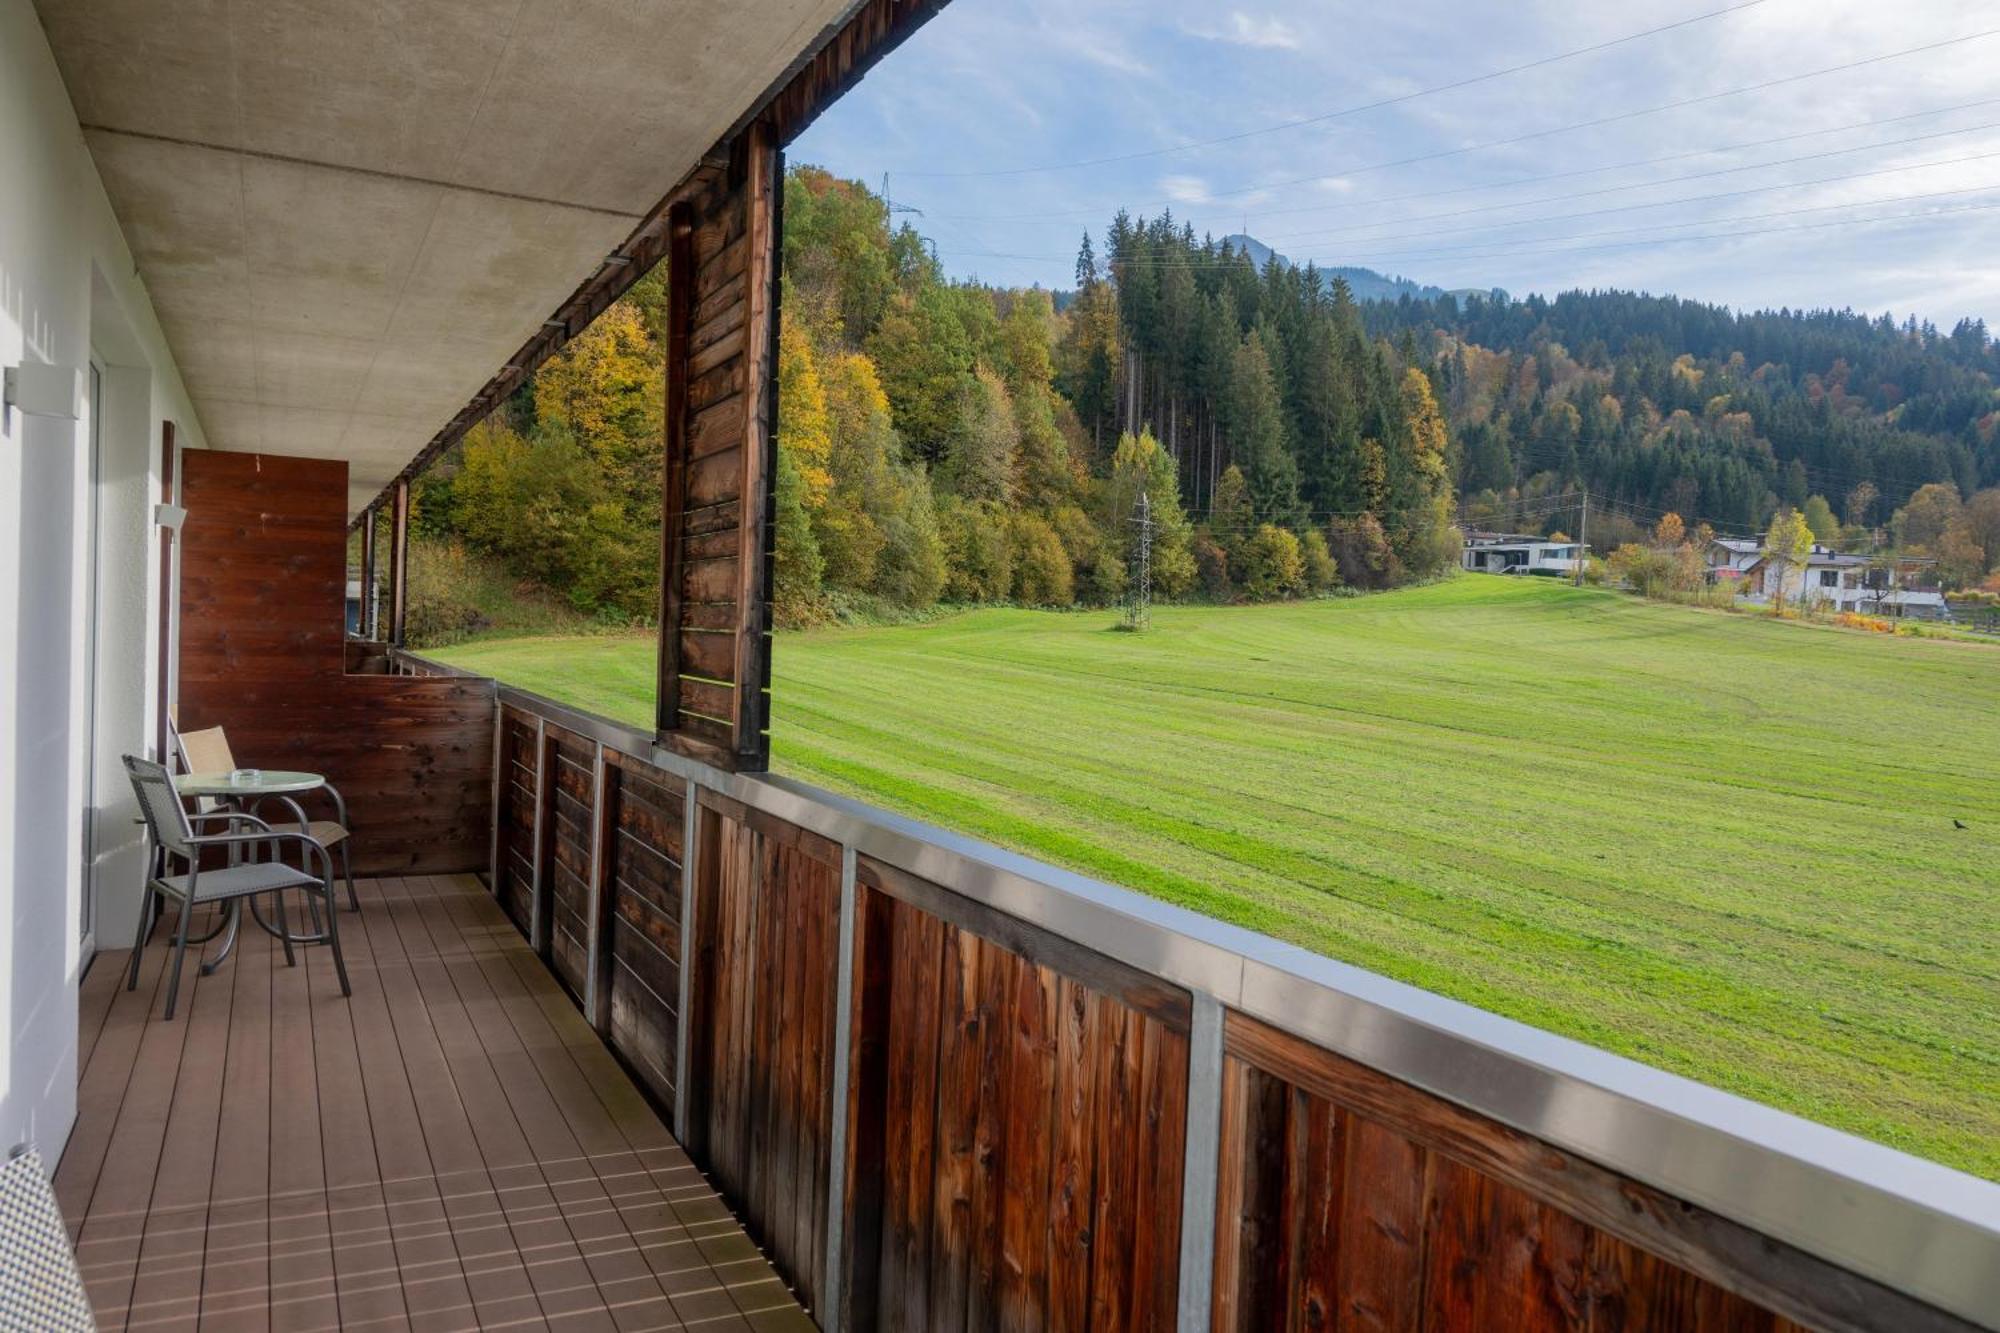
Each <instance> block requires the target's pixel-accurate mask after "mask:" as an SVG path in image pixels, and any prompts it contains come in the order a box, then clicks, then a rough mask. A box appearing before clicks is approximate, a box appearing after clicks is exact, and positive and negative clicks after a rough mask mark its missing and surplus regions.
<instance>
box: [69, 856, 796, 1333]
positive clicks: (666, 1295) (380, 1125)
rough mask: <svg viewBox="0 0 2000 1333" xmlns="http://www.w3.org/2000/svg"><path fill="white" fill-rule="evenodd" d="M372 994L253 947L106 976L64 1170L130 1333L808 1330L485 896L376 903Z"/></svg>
mask: <svg viewBox="0 0 2000 1333" xmlns="http://www.w3.org/2000/svg"><path fill="white" fill-rule="evenodd" d="M360 888H361V899H362V909H361V913H360V915H359V917H358V918H350V920H353V921H355V923H356V924H357V925H358V927H359V928H358V929H351V930H349V931H348V932H346V947H347V950H348V960H347V965H348V970H349V973H350V975H351V977H352V981H353V985H354V996H353V998H352V1000H351V1001H350V1000H345V999H343V998H342V997H341V994H340V989H339V985H338V983H337V982H336V980H335V979H334V976H333V971H332V967H331V964H330V963H329V962H328V959H327V955H326V952H325V950H323V949H313V950H308V951H306V954H305V958H304V961H303V963H302V965H301V967H300V969H299V970H298V971H297V972H296V973H294V972H288V971H287V970H286V969H285V968H284V966H283V958H282V956H281V955H280V953H279V951H278V949H277V947H276V945H275V943H274V942H273V941H272V940H271V939H270V938H269V937H268V936H266V935H264V934H263V933H262V932H260V931H255V930H252V931H249V932H247V933H246V934H245V937H244V941H243V944H242V945H241V946H240V948H239V951H238V953H237V954H236V955H235V956H234V957H233V958H232V960H231V961H229V962H227V963H225V964H224V965H223V967H222V969H221V970H219V971H217V972H216V973H215V974H214V975H213V976H208V977H203V976H201V975H200V973H199V969H197V968H192V967H191V968H189V969H187V972H186V975H185V976H184V977H183V979H182V983H181V984H182V994H181V1006H180V1010H179V1013H180V1015H181V1016H180V1017H178V1018H176V1019H175V1021H173V1022H171V1023H163V1022H161V1021H160V1017H159V1015H160V1009H161V1006H162V1004H163V1003H164V998H165V997H164V995H163V994H162V993H161V988H162V986H163V985H164V982H163V979H162V977H163V973H164V971H165V969H164V968H163V967H162V961H163V959H164V958H165V956H166V953H167V951H166V950H165V949H164V948H159V947H155V948H151V949H149V950H147V952H146V954H145V956H144V959H143V961H142V969H141V972H140V977H139V986H138V989H137V990H136V991H135V992H127V991H126V990H125V988H124V985H123V982H124V975H125V967H124V965H125V962H126V957H127V955H126V954H125V953H124V952H123V951H113V952H108V953H106V954H104V955H101V956H100V957H99V959H98V960H97V963H96V965H95V966H94V967H92V969H91V971H90V974H89V977H88V978H87V980H86V981H85V984H84V987H83V992H82V998H81V1008H82V1031H81V1034H80V1054H79V1065H80V1068H81V1071H82V1073H81V1078H80V1084H79V1094H78V1096H79V1102H80V1107H79V1114H78V1118H77V1126H76V1129H75V1131H74V1133H73V1135H72V1137H71V1140H70V1145H69V1149H68V1151H67V1152H66V1153H65V1154H64V1155H63V1159H62V1165H61V1167H60V1169H59V1170H58V1172H57V1174H56V1190H57V1197H58V1198H59V1199H60V1200H61V1202H62V1204H63V1209H64V1213H65V1216H66V1217H67V1218H68V1219H69V1221H70V1227H71V1233H72V1236H73V1237H74V1239H75V1242H76V1246H77V1256H78V1260H79V1263H80V1265H81V1267H82V1270H83V1274H84V1278H85V1282H86V1284H87V1286H88V1289H89V1292H90V1296H91V1300H92V1303H93V1304H94V1306H95V1307H96V1310H97V1314H98V1319H99V1321H100V1323H101V1325H102V1326H103V1327H105V1328H156V1327H185V1328H194V1327H196V1326H197V1325H198V1326H199V1327H201V1328H205V1329H206V1328H228V1329H249V1328H259V1329H262V1328H292V1329H310V1328H337V1327H338V1328H413V1329H421V1330H426V1331H428V1330H450V1329H474V1328H503V1327H504V1328H542V1327H553V1328H592V1327H601V1328H613V1327H615V1328H619V1329H671V1328H680V1327H691V1328H701V1329H710V1328H713V1329H732V1328H738V1329H741V1328H750V1329H788V1328H810V1327H811V1326H812V1325H811V1321H810V1320H808V1319H807V1318H806V1317H805V1315H804V1314H803V1313H802V1312H801V1311H800V1309H799V1307H798V1305H797V1304H796V1303H795V1302H794V1301H793V1299H792V1298H791V1296H790V1294H789V1292H788V1291H787V1290H786V1288H785V1286H784V1284H783V1283H782V1282H781V1281H780V1280H779V1279H778V1277H777V1275H776V1274H775V1273H774V1272H773V1271H772V1269H771V1267H770V1265H769V1264H768V1263H767V1262H766V1261H765V1259H764V1258H763V1257H762V1255H761V1254H760V1253H759V1252H758V1251H757V1248H756V1247H755V1246H754V1245H753V1244H752V1243H751V1242H750V1240H749V1239H748V1238H747V1237H746V1236H745V1235H744V1233H743V1231H742V1228H741V1227H740V1226H739V1225H738V1224H737V1222H736V1220H735V1219H734V1218H733V1217H732V1216H731V1214H730V1212H729V1210H728V1208H727V1207H726V1206H725V1204H724V1203H723V1201H722V1200H721V1199H720V1198H719V1197H718V1196H717V1195H716V1194H715V1192H714V1190H713V1189H712V1188H711V1187H710V1186H709V1185H708V1184H707V1182H706V1181H705V1180H704V1179H703V1177H702V1175H701V1173H700V1172H699V1171H697V1170H696V1169H695V1167H694V1165H693V1164H692V1163H691V1162H690V1161H689V1160H688V1158H687V1156H686V1154H685V1153H683V1152H682V1151H681V1150H680V1148H679V1147H678V1146H677V1145H676V1144H675V1142H674V1140H673V1138H672V1137H671V1136H670V1135H669V1134H668V1133H667V1131H666V1129H665V1127H664V1126H663V1125H662V1124H661V1121H660V1118H659V1117H658V1115H656V1114H655V1113H654V1111H653V1110H652V1109H651V1107H649V1106H648V1104H647V1102H646V1100H645V1099H644V1097H643V1096H642V1095H641V1094H640V1093H639V1091H638V1089H637V1088H636V1087H635V1086H634V1085H633V1083H632V1080H631V1079H630V1078H629V1077H628V1076H627V1075H626V1073H625V1072H624V1071H623V1070H622V1069H621V1068H620V1067H619V1065H618V1063H617V1061H616V1060H615V1059H613V1058H612V1056H611V1055H610V1053H609V1052H608V1051H607V1050H606V1048H605V1047H604V1045H603V1044H602V1043H601V1042H600V1041H599V1040H598V1038H597V1034H596V1033H594V1032H592V1031H591V1029H590V1027H589V1026H588V1025H587V1024H586V1023H585V1022H584V1021H583V1019H582V1017H581V1015H579V1014H578V1012H577V1011H576V1009H575V1008H574V1007H573V1006H572V1005H571V1004H570V1003H569V1001H568V999H567V998H566V997H565V996H564V995H563V994H562V993H561V991H560V990H559V989H558V988H557V986H556V984H555V982H554V980H553V978H552V977H551V976H550V974H549V973H548V971H547V970H546V969H545V968H544V967H543V966H542V965H541V963H540V962H538V961H537V960H536V959H535V958H534V956H533V954H532V953H531V952H530V951H529V950H528V948H527V945H526V942H525V941H524V940H522V939H521V937H520V936H519V935H517V934H516V933H515V932H514V930H513V928H512V927H511V926H510V925H509V924H508V922H507V920H506V918H505V917H504V916H502V915H501V913H500V912H499V911H498V909H497V908H496V907H495V906H494V904H493V901H492V899H491V898H490V897H489V896H488V895H487V894H486V893H485V892H484V891H483V890H482V888H481V887H480V885H479V884H478V883H477V881H475V880H472V879H469V878H467V877H463V876H438V877H424V876H414V877H409V878H403V879H370V880H365V881H363V882H362V884H361V886H360Z"/></svg>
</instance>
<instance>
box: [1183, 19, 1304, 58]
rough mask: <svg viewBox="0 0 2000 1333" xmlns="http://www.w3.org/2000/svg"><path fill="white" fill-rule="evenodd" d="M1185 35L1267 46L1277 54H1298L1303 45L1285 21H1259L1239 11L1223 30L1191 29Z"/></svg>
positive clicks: (1234, 43) (1215, 40)
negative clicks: (1294, 52)
mask: <svg viewBox="0 0 2000 1333" xmlns="http://www.w3.org/2000/svg"><path fill="white" fill-rule="evenodd" d="M1186 32H1187V34H1188V35H1189V36H1190V37H1200V38H1203V39H1204V40H1207V41H1211V42H1228V43H1229V44H1230V45H1231V46H1257V47H1265V48H1268V49H1270V50H1274V51H1296V50H1298V49H1299V47H1300V46H1301V45H1302V43H1301V42H1300V41H1299V34H1298V30H1297V29H1296V28H1294V27H1292V25H1291V24H1289V23H1287V22H1285V21H1284V20H1283V19H1281V18H1273V17H1270V16H1265V17H1263V18H1258V17H1256V16H1254V15H1250V14H1246V13H1244V12H1243V11H1242V10H1240V9H1235V10H1231V11H1230V13H1229V22H1228V23H1226V24H1224V25H1223V26H1222V27H1220V28H1212V27H1200V28H1195V27H1190V28H1188V29H1186Z"/></svg>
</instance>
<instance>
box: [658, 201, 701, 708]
mask: <svg viewBox="0 0 2000 1333" xmlns="http://www.w3.org/2000/svg"><path fill="white" fill-rule="evenodd" d="M667 228H668V237H667V258H666V264H667V419H666V430H667V438H666V447H665V449H664V450H663V451H662V454H661V476H660V628H659V636H660V643H659V681H658V689H657V691H656V692H655V694H654V702H653V707H654V726H653V730H654V732H655V733H656V734H657V735H659V736H662V737H664V736H666V735H667V734H668V733H669V732H671V731H673V730H674V729H675V728H677V727H678V726H679V725H680V713H681V635H680V631H681V628H682V626H683V624H684V623H685V619H686V617H685V613H684V610H683V601H684V598H685V595H686V588H685V583H684V576H683V570H682V565H683V563H684V562H683V555H682V553H683V551H684V549H685V546H686V542H687V515H686V510H687V470H688V456H687V453H688V444H687V388H688V386H687V348H688V320H689V318H690V315H691V312H692V310H693V307H694V211H693V209H692V208H690V207H689V206H688V204H687V203H685V202H682V203H678V204H675V205H674V206H673V207H672V208H671V209H669V210H668V212H667Z"/></svg>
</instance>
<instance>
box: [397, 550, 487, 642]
mask: <svg viewBox="0 0 2000 1333" xmlns="http://www.w3.org/2000/svg"><path fill="white" fill-rule="evenodd" d="M405 577H406V580H407V582H406V585H405V586H406V588H407V591H408V593H409V599H410V604H409V607H408V609H407V610H406V611H405V612H404V613H403V634H404V637H405V639H407V640H408V642H409V644H410V646H411V647H413V648H443V647H445V646H447V645H449V644H454V643H458V642H460V641H461V640H463V639H464V638H465V637H466V636H467V635H468V634H472V633H474V632H475V631H477V630H481V629H484V628H485V627H486V617H485V616H483V615H481V614H480V612H479V607H478V605H477V603H476V601H475V594H474V590H473V582H474V578H475V572H474V570H473V568H472V560H471V557H469V556H468V555H467V554H466V551H465V543H464V542H461V541H458V540H457V539H455V538H453V539H450V540H443V541H440V540H435V539H431V538H422V537H419V538H414V539H412V540H411V542H410V563H409V572H408V574H407V575H406V576H405Z"/></svg>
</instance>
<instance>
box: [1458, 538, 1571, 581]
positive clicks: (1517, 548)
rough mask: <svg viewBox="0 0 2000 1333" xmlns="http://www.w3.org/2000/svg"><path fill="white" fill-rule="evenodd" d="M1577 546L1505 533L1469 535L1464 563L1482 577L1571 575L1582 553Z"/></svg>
mask: <svg viewBox="0 0 2000 1333" xmlns="http://www.w3.org/2000/svg"><path fill="white" fill-rule="evenodd" d="M1581 550H1582V547H1580V546H1579V545H1578V544H1577V543H1575V542H1552V541H1546V540H1544V539H1542V538H1540V537H1523V536H1518V535H1515V534H1510V533H1504V532H1473V533H1468V534H1466V538H1465V550H1464V552H1463V554H1462V555H1461V556H1460V563H1461V564H1463V565H1464V566H1465V567H1466V568H1467V569H1469V570H1472V571H1473V572H1474V573H1478V574H1547V575H1567V574H1571V573H1574V572H1575V570H1576V562H1577V556H1578V554H1579V553H1580V552H1581Z"/></svg>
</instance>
